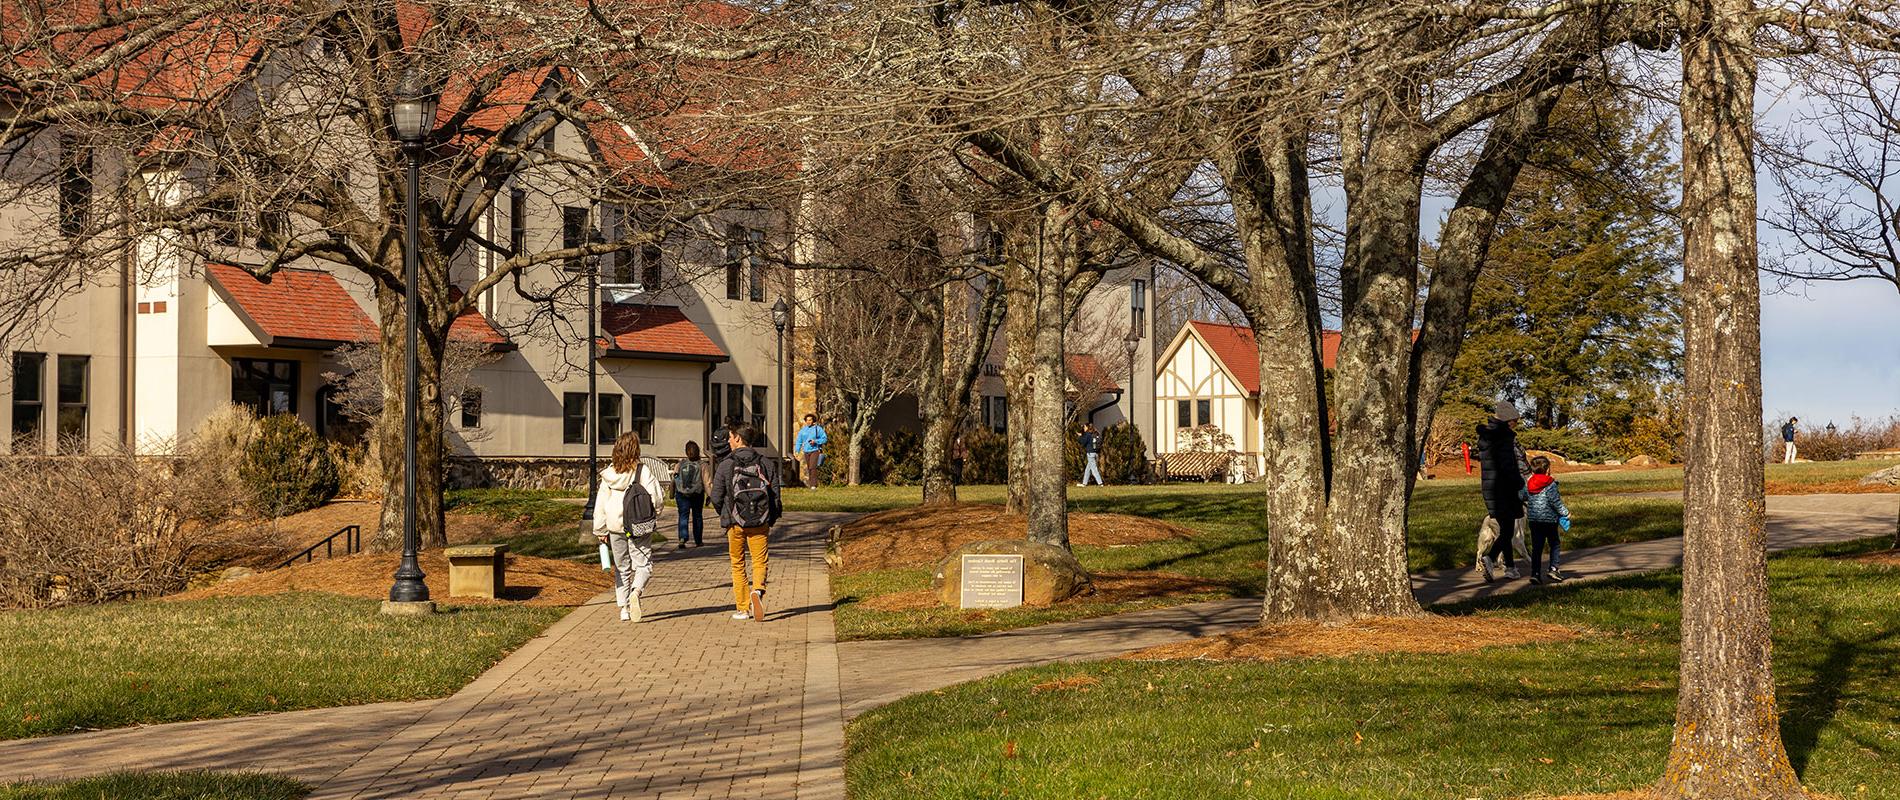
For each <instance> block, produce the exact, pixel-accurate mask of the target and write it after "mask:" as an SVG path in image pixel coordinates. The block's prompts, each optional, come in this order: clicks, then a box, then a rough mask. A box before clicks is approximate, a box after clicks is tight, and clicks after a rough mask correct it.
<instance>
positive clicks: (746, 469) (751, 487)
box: [726, 456, 772, 528]
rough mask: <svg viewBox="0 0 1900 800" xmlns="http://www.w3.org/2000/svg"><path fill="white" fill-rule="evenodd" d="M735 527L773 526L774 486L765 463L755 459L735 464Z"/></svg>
mask: <svg viewBox="0 0 1900 800" xmlns="http://www.w3.org/2000/svg"><path fill="white" fill-rule="evenodd" d="M726 488H727V489H729V490H731V494H730V495H729V496H730V497H731V500H729V501H728V502H730V503H731V506H730V508H731V510H732V524H734V525H737V526H739V527H741V528H763V527H765V526H767V525H770V524H772V483H771V482H770V481H768V480H766V479H765V462H764V460H762V459H760V458H758V457H757V456H754V457H753V458H752V459H750V460H747V461H734V462H733V463H732V479H731V483H730V484H729V485H727V487H726Z"/></svg>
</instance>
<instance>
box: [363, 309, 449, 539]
mask: <svg viewBox="0 0 1900 800" xmlns="http://www.w3.org/2000/svg"><path fill="white" fill-rule="evenodd" d="M418 301H420V302H422V303H423V304H424V308H423V313H422V316H423V319H424V324H423V326H422V330H420V331H418V332H417V336H416V343H417V346H418V347H419V348H420V350H421V354H420V358H419V359H418V361H417V369H416V383H417V385H418V387H419V388H420V391H419V392H418V395H419V399H420V401H421V402H419V403H418V404H417V405H416V538H417V541H418V542H419V543H420V545H421V546H422V547H423V548H430V547H444V546H447V545H448V533H447V530H446V529H445V527H444V525H443V516H442V514H443V512H442V474H443V467H442V391H441V389H442V358H443V337H441V336H440V335H431V331H430V328H432V327H434V326H431V325H429V324H427V320H428V318H429V316H430V314H429V313H428V309H427V306H426V304H427V302H428V297H427V292H426V290H425V292H424V296H423V297H421V298H418ZM376 305H377V311H378V314H379V317H380V320H381V321H380V323H379V326H378V328H379V335H380V338H381V339H382V342H381V345H380V346H381V348H382V367H381V368H382V372H383V375H382V381H383V413H382V417H381V419H379V420H378V421H377V423H376V431H375V435H376V440H377V447H378V449H379V450H380V453H381V458H380V459H378V463H379V464H380V466H381V467H382V472H383V509H382V515H381V518H380V519H379V527H378V530H377V533H376V537H375V539H374V541H373V542H372V547H373V548H375V549H377V550H399V549H401V548H402V545H403V542H402V511H403V495H404V493H405V488H406V487H405V485H404V479H403V478H404V476H403V446H404V439H403V424H402V419H403V397H404V393H405V391H406V388H405V387H406V385H407V382H408V375H407V372H408V361H407V359H408V340H407V333H406V325H405V322H404V317H403V298H402V291H401V289H400V287H389V286H378V287H377V290H376Z"/></svg>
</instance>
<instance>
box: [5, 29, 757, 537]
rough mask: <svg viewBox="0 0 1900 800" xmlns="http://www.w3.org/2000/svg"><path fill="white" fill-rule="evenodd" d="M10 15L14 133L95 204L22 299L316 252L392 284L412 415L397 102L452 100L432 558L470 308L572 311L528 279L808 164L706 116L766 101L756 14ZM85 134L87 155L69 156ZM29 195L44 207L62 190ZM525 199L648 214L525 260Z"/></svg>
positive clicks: (12, 283)
mask: <svg viewBox="0 0 1900 800" xmlns="http://www.w3.org/2000/svg"><path fill="white" fill-rule="evenodd" d="M7 13H8V14H9V15H14V16H12V17H10V18H9V25H8V31H9V36H8V38H7V39H6V47H7V51H6V56H7V57H6V59H5V60H4V61H3V62H0V86H5V87H9V88H10V89H13V90H14V91H15V92H16V93H17V96H18V98H19V100H20V104H21V105H20V106H19V108H18V109H17V110H16V112H15V113H14V115H13V116H12V117H11V121H10V122H9V123H8V124H7V126H6V128H4V134H3V135H4V137H5V139H4V140H0V144H8V145H9V146H10V147H14V148H16V149H15V150H13V151H12V152H23V151H25V150H30V149H32V148H33V147H35V146H38V147H42V148H50V149H55V150H58V151H60V152H63V153H84V154H85V155H83V158H84V159H85V163H86V164H88V165H89V166H90V167H91V176H90V177H91V180H90V182H89V183H90V185H89V186H88V187H87V188H88V189H89V191H90V194H91V196H92V197H93V198H95V199H94V201H93V202H92V203H91V206H90V212H91V213H89V214H87V215H83V216H80V217H76V218H75V220H76V221H75V222H73V223H68V225H67V226H66V227H65V228H61V227H60V226H58V225H57V224H54V225H43V226H40V228H39V230H40V231H41V232H42V234H45V235H42V236H40V237H39V238H37V239H34V240H32V241H31V242H29V243H27V244H25V245H24V246H21V247H18V248H16V249H13V250H10V251H9V254H8V255H7V256H6V261H5V262H4V263H0V275H3V276H4V279H3V280H0V289H4V290H6V295H5V296H4V298H3V299H4V302H5V303H6V307H7V308H8V309H9V310H17V311H20V312H22V313H24V314H26V315H27V316H28V317H29V318H30V316H31V313H32V309H37V308H43V307H45V305H46V304H47V303H50V302H52V301H54V300H56V299H57V298H58V297H59V296H60V293H61V292H63V291H69V290H71V289H72V288H74V287H76V286H82V285H85V284H86V283H88V282H90V281H93V280H95V279H96V277H97V276H96V275H95V274H93V273H94V271H96V270H97V269H98V267H97V266H94V265H98V264H120V263H127V262H131V261H141V260H142V263H156V264H162V265H165V266H164V268H166V269H178V270H189V269H192V268H194V267H195V264H197V263H201V262H203V261H206V260H212V259H217V260H227V261H232V262H235V263H239V264H242V265H244V268H245V269H247V270H249V271H251V272H253V273H254V274H256V275H258V276H260V277H262V276H267V275H269V274H271V273H272V272H274V271H276V270H278V269H280V268H282V267H284V266H286V265H292V264H299V263H320V264H323V265H325V266H327V267H330V268H343V269H348V270H353V271H355V272H356V273H358V274H360V275H362V276H363V277H364V278H366V279H367V280H368V281H369V282H370V283H371V284H372V285H373V286H374V291H375V304H376V307H377V311H378V314H377V316H378V325H379V330H380V341H381V345H382V346H381V349H380V352H381V354H382V356H383V362H382V365H381V369H382V372H383V378H384V379H383V381H382V386H383V397H382V405H383V414H384V416H385V417H386V418H394V417H396V416H397V415H399V414H400V413H401V409H402V406H403V401H404V398H403V396H402V392H401V391H399V389H398V387H400V386H402V384H403V381H402V380H401V376H402V375H403V373H404V367H405V364H404V353H405V350H406V348H405V347H404V345H403V342H404V332H405V330H406V329H407V327H408V322H407V321H406V320H405V318H404V314H403V305H402V302H401V300H402V297H403V294H404V290H405V289H406V288H409V287H406V286H405V284H404V281H403V277H402V276H403V269H402V261H403V247H402V244H401V243H402V241H403V223H404V214H403V201H404V199H405V190H404V188H403V187H404V167H405V161H406V155H405V154H406V153H407V152H411V151H406V150H405V148H404V144H403V142H401V141H399V139H398V137H397V135H396V130H395V128H394V126H393V125H392V122H391V108H392V107H393V104H394V102H395V100H396V99H397V97H398V95H399V92H401V91H404V90H405V87H404V85H403V84H404V82H405V81H413V84H414V85H415V86H419V87H422V88H423V89H424V90H426V91H433V92H437V93H439V96H440V99H441V101H442V102H441V108H440V111H439V113H438V114H437V116H436V118H435V119H434V120H432V121H430V122H431V123H432V124H430V125H429V126H428V128H429V130H428V131H427V132H426V134H425V137H424V139H425V140H424V142H423V143H422V144H421V145H420V147H419V148H417V149H415V150H414V151H413V152H415V153H417V154H419V156H420V157H421V159H422V161H423V166H422V172H423V176H424V177H423V181H422V192H421V194H422V197H420V198H419V205H420V220H419V226H420V228H421V231H422V235H421V249H420V252H419V253H418V254H417V257H418V260H419V263H420V280H419V285H418V286H416V287H414V288H415V289H416V293H417V295H418V298H419V307H420V317H419V319H417V320H416V321H415V322H416V327H417V329H418V331H419V349H420V353H419V361H420V377H421V384H422V391H421V398H420V400H421V402H420V408H419V412H420V413H419V415H418V419H419V426H418V431H417V438H418V440H419V442H420V443H421V444H422V445H423V446H422V447H421V448H419V453H420V454H421V460H422V463H421V464H420V465H419V466H420V469H419V471H418V474H419V476H420V482H419V485H418V494H419V497H418V498H417V499H418V506H419V507H420V508H422V509H423V511H424V513H423V515H422V518H421V519H420V520H419V527H420V528H421V531H422V535H423V541H424V542H425V544H430V545H438V544H441V543H443V542H444V541H445V539H444V535H443V529H442V519H441V488H442V487H441V479H442V470H441V468H440V463H439V458H440V454H441V450H442V448H441V447H440V442H441V439H442V435H443V431H442V415H443V409H444V407H445V405H444V398H443V396H442V391H441V378H442V376H441V371H442V367H443V359H444V354H445V349H446V347H447V343H448V342H449V341H450V328H451V325H452V324H453V323H454V321H455V319H456V317H457V316H458V315H460V314H462V313H463V312H464V311H466V310H468V309H469V308H471V307H472V306H473V304H474V303H475V302H476V299H477V298H478V297H480V296H482V295H483V294H484V293H486V292H488V291H489V290H491V289H508V288H512V289H513V290H515V291H516V292H518V293H519V294H521V295H522V296H523V297H526V298H528V299H530V300H534V301H536V302H541V303H544V304H545V305H547V306H548V307H549V308H550V314H551V315H557V316H558V315H559V313H560V312H559V310H558V298H560V297H562V296H564V293H562V292H560V291H558V290H555V289H554V288H551V287H550V286H549V283H550V282H549V281H547V280H544V279H532V278H527V277H525V275H526V273H529V272H530V271H535V272H537V273H550V272H551V273H552V274H553V275H554V276H555V278H554V280H553V281H552V283H553V284H555V286H556V287H558V286H559V285H564V282H571V280H572V279H571V278H569V277H564V276H563V273H562V272H561V271H559V270H558V267H560V266H561V265H563V264H567V263H571V262H572V261H574V260H576V259H580V258H584V257H586V256H590V255H606V254H610V253H616V252H623V251H631V250H634V249H636V248H640V247H642V246H646V245H650V244H653V243H656V242H658V241H660V240H661V239H663V238H665V237H666V236H667V235H669V233H670V232H671V231H673V230H675V229H678V228H681V227H685V226H690V225H691V224H692V221H693V220H697V219H700V218H702V217H703V216H704V215H705V214H707V213H710V212H711V211H713V210H717V209H719V208H723V207H726V206H729V205H733V204H736V203H744V202H749V200H748V197H749V193H748V192H747V191H746V190H745V189H744V188H743V184H744V183H745V180H744V179H743V178H741V177H740V176H742V175H745V174H748V173H750V174H758V175H777V174H780V173H782V172H783V166H782V165H780V164H771V163H766V162H768V161H771V160H773V159H774V158H776V154H777V153H778V152H780V151H779V150H777V149H776V144H775V142H774V140H772V139H771V138H770V137H769V136H766V135H764V134H761V133H760V132H758V131H747V132H734V131H715V130H712V129H709V128H707V127H705V126H704V125H702V124H700V122H699V121H697V120H698V119H699V116H698V111H697V109H700V108H702V107H704V106H706V105H717V104H718V103H719V102H731V103H744V102H748V101H749V100H751V99H753V98H755V97H756V96H757V95H758V93H760V92H761V91H762V90H760V89H758V88H757V85H756V84H751V83H747V82H745V81H737V82H735V81H733V80H732V79H731V78H732V73H733V72H734V71H743V70H744V69H746V68H747V67H745V66H744V65H743V64H742V63H740V62H743V61H746V60H748V59H750V58H751V56H752V55H753V54H754V50H752V49H749V48H747V47H745V46H735V45H734V44H733V42H732V39H733V38H735V37H737V38H740V39H743V38H744V36H745V35H746V33H745V31H746V30H747V28H746V25H747V23H746V15H743V14H739V13H736V11H735V12H734V13H731V14H726V13H724V12H722V13H721V14H717V15H713V16H711V17H708V13H709V12H708V9H706V8H703V7H689V6H673V7H665V6H651V7H642V8H641V9H638V10H637V13H636V10H634V9H628V8H617V9H612V10H602V9H599V8H590V7H587V6H584V5H578V4H572V3H565V2H553V1H552V0H550V1H549V2H527V3H509V4H501V5H494V4H489V5H480V4H465V3H454V2H446V0H426V1H425V0H417V1H416V2H404V3H391V2H383V1H381V0H296V2H290V3H284V4H278V5H274V6H272V7H271V8H270V9H269V10H268V12H265V11H262V10H259V9H257V8H255V7H254V6H245V5H242V4H237V3H230V2H222V0H160V1H159V2H153V3H144V4H137V5H134V6H123V7H115V6H112V5H111V4H68V3H50V2H41V1H40V0H33V2H30V3H27V4H25V5H24V6H22V7H19V8H14V7H9V10H8V11H7ZM16 20H17V21H21V22H23V24H19V25H16V24H14V22H15V21H16ZM728 29H731V30H736V31H737V32H736V33H732V32H730V31H729V30H728ZM634 31H637V32H638V33H633V32H634ZM709 31H721V36H720V39H719V44H718V46H713V47H706V46H700V44H698V43H697V42H698V40H696V39H695V38H694V37H696V36H700V37H705V36H709V35H710V34H709V33H707V32H709ZM734 64H739V66H736V67H734V66H733V65H734ZM575 65H591V66H588V67H579V66H575ZM729 67H731V68H730V69H729ZM715 98H716V99H715ZM564 124H565V125H568V126H571V127H572V128H575V129H578V130H580V131H582V132H583V134H584V136H585V137H586V138H588V139H589V140H590V142H589V147H588V150H587V153H588V155H587V156H586V157H583V158H578V159H576V158H571V157H563V156H562V155H560V151H559V150H557V149H555V148H550V147H548V146H546V145H547V140H546V137H549V136H551V135H553V134H554V133H555V131H556V129H557V128H558V127H560V126H562V125H564ZM19 141H24V142H25V144H23V145H13V144H11V143H13V142H19ZM82 141H83V142H84V143H85V147H84V149H83V151H81V150H73V149H70V148H62V147H57V145H58V144H62V143H75V142H82ZM81 157H82V156H73V155H67V156H65V157H64V163H65V164H66V165H69V168H65V169H62V170H59V171H57V173H56V175H64V174H69V173H71V172H73V171H74V170H72V169H71V168H70V165H73V164H75V163H76V162H77V160H78V159H79V158H81ZM79 182H80V181H78V180H74V181H72V183H73V184H77V183H79ZM20 185H22V186H26V187H29V188H28V189H27V190H25V191H37V192H40V193H42V194H44V193H45V190H46V185H47V184H46V181H44V180H41V181H38V182H27V183H24V184H20ZM516 185H532V186H535V187H537V189H538V190H540V191H543V192H548V193H550V194H553V195H558V196H561V197H563V198H564V199H565V202H566V203H567V204H571V205H579V206H583V207H586V206H593V205H597V204H606V205H610V206H618V207H622V208H627V209H637V210H638V214H637V215H630V216H637V217H638V218H639V219H640V220H642V222H643V223H644V224H642V225H638V226H631V225H629V226H621V229H620V230H619V231H615V232H613V233H614V236H613V238H612V239H611V240H609V239H598V240H594V241H582V242H570V243H564V244H565V245H566V246H563V247H560V248H554V249H549V250H544V251H540V252H525V251H518V250H517V248H515V247H514V246H513V243H511V242H507V241H496V238H497V237H495V236H494V235H493V232H492V231H491V230H489V228H488V227H486V226H485V225H484V221H485V220H490V219H492V217H491V210H492V209H494V208H495V207H496V205H497V199H498V198H499V197H503V196H505V194H506V189H507V188H508V187H510V186H516ZM63 186H64V185H63V184H62V188H63ZM57 206H58V204H57V203H54V204H52V205H51V206H47V205H46V204H41V207H57ZM478 254H493V256H494V258H492V259H488V260H487V261H488V263H487V264H486V268H485V270H484V271H482V272H480V273H479V274H478V275H477V276H476V277H474V278H473V279H472V280H470V281H469V282H468V285H466V286H463V287H461V288H462V289H463V290H464V291H461V292H459V293H458V292H455V291H452V275H453V274H454V268H455V266H456V265H457V264H466V262H467V261H468V260H470V259H473V258H475V257H476V256H477V255H478ZM0 316H13V314H7V315H0ZM580 338H581V339H582V340H588V339H590V338H591V337H589V336H582V337H580ZM380 435H381V437H382V441H381V445H382V449H383V450H384V451H385V452H394V451H396V450H399V449H400V448H401V446H402V441H400V440H401V436H402V434H401V431H400V428H399V426H393V425H384V426H381V429H380ZM383 477H384V483H385V487H386V488H385V492H384V496H385V497H388V498H392V499H396V498H400V497H401V496H402V487H403V480H402V470H401V465H400V463H399V462H397V461H396V460H394V459H385V461H384V476H383ZM401 507H402V504H401V503H399V502H392V503H387V504H385V507H384V509H385V511H384V518H383V525H382V534H381V536H380V537H379V541H381V542H383V543H389V542H393V541H394V539H395V538H396V532H397V531H398V530H399V529H400V510H401Z"/></svg>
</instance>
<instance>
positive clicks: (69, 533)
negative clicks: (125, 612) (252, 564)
mask: <svg viewBox="0 0 1900 800" xmlns="http://www.w3.org/2000/svg"><path fill="white" fill-rule="evenodd" d="M209 463H210V462H197V464H198V465H206V464H209ZM229 493H230V490H229V487H228V486H227V485H222V484H221V483H220V482H219V480H218V478H217V477H216V476H215V475H214V474H201V473H198V472H195V471H194V462H192V461H191V460H188V459H181V460H177V461H172V460H167V459H152V458H135V457H133V456H132V455H130V454H125V453H117V454H108V455H98V456H87V457H80V458H16V459H6V460H0V607H8V608H46V607H52V606H61V605H79V604H89V603H101V602H105V601H109V600H117V599H121V598H127V597H136V596H151V595H158V594H163V593H166V592H171V591H176V590H178V589H182V588H184V586H185V584H186V582H187V580H188V579H189V578H190V575H191V570H192V569H193V567H194V566H196V564H197V562H199V561H201V560H203V559H201V558H200V556H201V555H204V554H208V553H216V552H221V551H223V550H224V549H226V548H227V547H229V546H231V545H233V544H240V543H243V542H244V541H245V540H246V539H247V538H248V537H249V536H251V535H252V534H251V533H250V532H247V531H244V530H242V529H241V528H239V527H237V526H235V525H228V524H224V523H226V522H227V521H228V519H229V515H230V512H231V507H232V504H231V503H229V502H228V500H227V501H224V502H220V500H219V498H221V497H225V496H227V495H228V494H229Z"/></svg>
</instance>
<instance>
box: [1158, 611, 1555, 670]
mask: <svg viewBox="0 0 1900 800" xmlns="http://www.w3.org/2000/svg"><path fill="white" fill-rule="evenodd" d="M1581 635H1583V631H1582V630H1581V629H1578V628H1573V627H1570V626H1567V625H1555V624H1551V623H1548V622H1537V621H1533V620H1519V619H1504V618H1498V617H1483V616H1467V617H1446V616H1436V615H1428V616H1424V617H1376V618H1372V619H1363V620H1356V621H1353V622H1349V623H1345V624H1343V625H1322V624H1319V623H1314V622H1296V623H1289V624H1286V625H1274V626H1270V627H1260V628H1249V629H1247V630H1244V631H1238V632H1235V633H1229V634H1223V635H1220V636H1209V637H1205V638H1201V639H1192V640H1189V641H1185V642H1176V643H1174V644H1164V645H1160V646H1157V647H1150V648H1148V649H1146V650H1138V651H1136V652H1133V653H1129V654H1128V655H1125V656H1122V658H1125V659H1129V660H1134V661H1178V660H1202V661H1274V660H1278V659H1285V658H1311V657H1315V656H1320V657H1327V656H1335V657H1336V656H1350V655H1359V654H1362V653H1462V652H1467V651H1470V650H1477V649H1479V648H1483V647H1498V646H1503V645H1516V644H1533V643H1540V642H1565V641H1570V640H1572V639H1575V638H1577V637H1579V636H1581Z"/></svg>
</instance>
